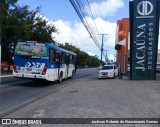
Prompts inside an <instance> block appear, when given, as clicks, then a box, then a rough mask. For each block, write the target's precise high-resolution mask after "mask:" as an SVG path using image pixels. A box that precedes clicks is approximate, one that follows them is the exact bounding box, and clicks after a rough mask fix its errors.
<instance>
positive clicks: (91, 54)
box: [87, 52, 96, 56]
mask: <svg viewBox="0 0 160 127" xmlns="http://www.w3.org/2000/svg"><path fill="white" fill-rule="evenodd" d="M87 53H88V54H89V55H90V56H95V55H96V54H94V53H91V52H87Z"/></svg>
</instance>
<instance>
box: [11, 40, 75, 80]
mask: <svg viewBox="0 0 160 127" xmlns="http://www.w3.org/2000/svg"><path fill="white" fill-rule="evenodd" d="M76 57H77V55H76V54H75V53H73V52H71V51H68V50H65V49H62V48H60V47H58V46H55V45H53V44H49V43H47V42H44V43H39V42H36V41H27V42H18V43H17V44H16V47H15V51H14V66H13V67H14V69H13V76H14V77H16V78H17V77H18V78H29V79H33V80H34V79H45V80H47V81H59V82H61V81H62V79H67V78H68V77H72V76H73V75H74V74H75V72H76Z"/></svg>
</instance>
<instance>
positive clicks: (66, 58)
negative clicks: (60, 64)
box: [65, 54, 69, 64]
mask: <svg viewBox="0 0 160 127" xmlns="http://www.w3.org/2000/svg"><path fill="white" fill-rule="evenodd" d="M65 63H66V64H69V54H66V55H65Z"/></svg>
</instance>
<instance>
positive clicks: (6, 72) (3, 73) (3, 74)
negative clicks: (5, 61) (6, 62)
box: [0, 71, 13, 77]
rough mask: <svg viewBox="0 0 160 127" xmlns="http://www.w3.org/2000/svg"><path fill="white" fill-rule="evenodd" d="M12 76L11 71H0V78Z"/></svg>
mask: <svg viewBox="0 0 160 127" xmlns="http://www.w3.org/2000/svg"><path fill="white" fill-rule="evenodd" d="M11 76H13V75H12V71H9V72H8V71H1V73H0V77H11Z"/></svg>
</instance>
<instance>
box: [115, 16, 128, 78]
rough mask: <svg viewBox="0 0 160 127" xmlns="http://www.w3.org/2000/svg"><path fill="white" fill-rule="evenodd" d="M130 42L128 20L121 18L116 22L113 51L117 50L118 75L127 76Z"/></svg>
mask: <svg viewBox="0 0 160 127" xmlns="http://www.w3.org/2000/svg"><path fill="white" fill-rule="evenodd" d="M128 42H130V26H129V18H123V19H122V20H118V21H117V29H116V41H115V49H116V50H117V55H116V57H117V65H118V68H119V74H120V75H125V74H127V65H128V55H129V52H128V51H129V50H128V49H129V47H130V45H129V43H128Z"/></svg>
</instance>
